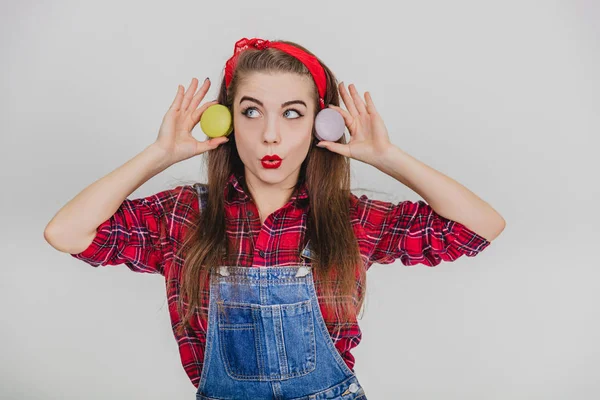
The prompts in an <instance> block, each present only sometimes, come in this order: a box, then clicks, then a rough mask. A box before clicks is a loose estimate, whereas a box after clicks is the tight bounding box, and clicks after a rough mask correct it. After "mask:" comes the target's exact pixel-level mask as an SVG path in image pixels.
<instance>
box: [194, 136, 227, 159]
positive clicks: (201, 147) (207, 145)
mask: <svg viewBox="0 0 600 400" xmlns="http://www.w3.org/2000/svg"><path fill="white" fill-rule="evenodd" d="M227 142H229V138H228V137H227V136H219V137H216V138H208V137H207V139H206V140H205V141H203V142H201V141H199V140H197V141H196V155H199V154H202V153H204V152H205V151H209V150H213V149H216V148H217V147H219V146H220V145H222V144H225V143H227Z"/></svg>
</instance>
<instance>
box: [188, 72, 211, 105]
mask: <svg viewBox="0 0 600 400" xmlns="http://www.w3.org/2000/svg"><path fill="white" fill-rule="evenodd" d="M209 88H210V79H205V80H204V83H202V86H200V89H198V93H196V95H195V96H194V98H193V99H192V101H191V102H190V105H189V106H188V109H190V110H195V109H196V107H198V104H200V102H201V101H202V99H203V98H204V96H206V93H207V92H208V89H209Z"/></svg>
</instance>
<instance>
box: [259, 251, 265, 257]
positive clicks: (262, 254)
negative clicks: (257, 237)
mask: <svg viewBox="0 0 600 400" xmlns="http://www.w3.org/2000/svg"><path fill="white" fill-rule="evenodd" d="M258 254H259V255H260V256H261V257H263V258H264V257H265V252H264V251H262V250H259V251H258Z"/></svg>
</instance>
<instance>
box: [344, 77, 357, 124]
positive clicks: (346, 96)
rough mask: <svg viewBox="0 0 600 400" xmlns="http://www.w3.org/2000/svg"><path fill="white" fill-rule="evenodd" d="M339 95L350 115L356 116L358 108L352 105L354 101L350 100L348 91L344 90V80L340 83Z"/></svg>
mask: <svg viewBox="0 0 600 400" xmlns="http://www.w3.org/2000/svg"><path fill="white" fill-rule="evenodd" d="M340 95H341V96H342V100H343V101H344V105H345V106H346V108H347V109H348V111H349V112H350V115H352V116H353V117H356V116H358V110H357V109H356V107H355V106H354V101H353V100H352V97H351V96H350V94H348V91H347V90H346V87H345V86H344V82H341V83H340Z"/></svg>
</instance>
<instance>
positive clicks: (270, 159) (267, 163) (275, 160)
mask: <svg viewBox="0 0 600 400" xmlns="http://www.w3.org/2000/svg"><path fill="white" fill-rule="evenodd" d="M260 161H261V163H262V166H263V167H264V168H269V169H270V168H279V166H280V165H281V157H279V156H278V155H277V154H273V155H270V156H269V155H266V156H264V157H263V158H262V159H261V160H260Z"/></svg>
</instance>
